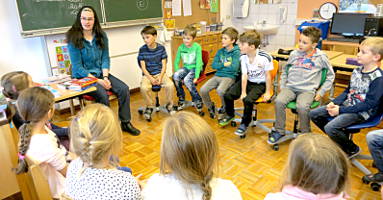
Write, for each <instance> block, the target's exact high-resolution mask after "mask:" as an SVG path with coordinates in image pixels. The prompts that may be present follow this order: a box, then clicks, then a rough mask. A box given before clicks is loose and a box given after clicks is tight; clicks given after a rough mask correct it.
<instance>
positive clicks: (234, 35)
mask: <svg viewBox="0 0 383 200" xmlns="http://www.w3.org/2000/svg"><path fill="white" fill-rule="evenodd" d="M237 39H238V31H237V30H236V29H235V28H232V27H229V28H226V29H225V30H223V31H222V46H223V47H228V46H232V45H233V44H235V43H236V42H237Z"/></svg>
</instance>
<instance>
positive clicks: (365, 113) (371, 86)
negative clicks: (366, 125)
mask: <svg viewBox="0 0 383 200" xmlns="http://www.w3.org/2000/svg"><path fill="white" fill-rule="evenodd" d="M359 49H360V51H359V53H358V55H357V61H358V63H360V64H362V66H361V67H357V68H355V69H354V70H353V72H352V74H351V79H350V83H349V85H348V87H347V88H346V89H345V90H344V92H343V93H342V94H340V95H339V96H338V97H336V98H335V99H334V100H333V101H332V102H330V103H329V104H327V105H326V106H322V107H320V108H317V109H315V110H312V111H311V112H310V118H311V120H312V121H313V122H314V123H315V124H316V125H317V126H318V127H319V128H320V129H321V130H322V131H323V132H325V133H326V134H327V135H328V136H329V137H330V138H331V139H332V140H333V141H334V142H336V143H337V144H338V145H339V146H340V147H341V149H342V150H343V151H345V152H346V153H347V154H348V156H349V157H350V158H352V157H354V156H356V155H358V154H359V153H360V151H361V150H360V148H359V147H358V146H357V145H356V144H355V143H354V142H353V141H352V140H351V139H350V138H349V135H348V133H346V132H345V131H344V129H345V128H346V127H348V126H351V125H353V124H358V123H362V122H364V121H366V120H368V119H369V118H371V117H374V116H375V115H376V114H378V113H379V112H381V110H380V109H379V108H380V105H381V103H382V97H383V76H382V75H383V71H382V70H381V69H380V68H379V67H380V61H381V60H382V56H383V38H381V37H369V38H367V39H366V40H364V41H363V42H362V43H361V44H360V45H359Z"/></svg>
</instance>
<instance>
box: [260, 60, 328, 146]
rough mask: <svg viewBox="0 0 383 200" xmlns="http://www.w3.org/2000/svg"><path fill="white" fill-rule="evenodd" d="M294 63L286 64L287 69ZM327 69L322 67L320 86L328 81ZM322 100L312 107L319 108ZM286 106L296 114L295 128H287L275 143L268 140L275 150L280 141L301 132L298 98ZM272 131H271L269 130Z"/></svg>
mask: <svg viewBox="0 0 383 200" xmlns="http://www.w3.org/2000/svg"><path fill="white" fill-rule="evenodd" d="M291 66H292V65H291V64H288V65H287V66H286V70H287V71H288V70H289V69H290V67H291ZM327 71H328V69H325V68H324V69H322V72H321V73H322V75H321V81H320V84H319V88H320V87H321V86H322V85H323V83H324V82H325V81H326V77H327ZM320 104H321V103H320V101H315V100H314V101H313V102H312V103H311V105H310V109H314V108H317V107H318V106H319V105H320ZM286 108H288V109H290V110H291V112H292V113H293V114H294V128H293V131H288V130H286V134H285V135H284V136H282V137H281V138H280V139H279V140H278V141H277V142H275V143H271V142H270V141H267V143H268V144H270V145H272V148H273V149H274V150H275V151H278V150H279V144H280V143H283V142H286V141H288V140H293V139H295V138H296V137H298V135H299V134H300V133H299V130H298V125H299V121H298V112H297V102H296V100H293V101H290V102H289V103H288V104H287V105H286ZM269 133H271V132H269Z"/></svg>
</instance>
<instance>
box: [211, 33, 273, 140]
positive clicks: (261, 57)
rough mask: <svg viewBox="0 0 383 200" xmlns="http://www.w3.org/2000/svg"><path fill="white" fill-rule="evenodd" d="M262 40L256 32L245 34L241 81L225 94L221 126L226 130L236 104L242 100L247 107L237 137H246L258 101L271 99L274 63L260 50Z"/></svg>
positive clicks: (240, 42)
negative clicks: (238, 100)
mask: <svg viewBox="0 0 383 200" xmlns="http://www.w3.org/2000/svg"><path fill="white" fill-rule="evenodd" d="M260 44H261V36H260V34H259V33H258V32H257V31H255V30H252V31H246V32H245V33H242V34H241V36H240V37H239V48H240V49H241V53H242V54H245V55H243V56H241V58H240V60H241V73H242V77H241V78H242V80H241V81H237V82H236V83H234V85H233V86H232V87H231V88H230V89H229V90H228V91H227V92H226V93H225V95H224V101H225V106H226V108H225V114H224V116H223V117H222V119H220V120H219V125H220V126H226V125H227V124H229V123H230V122H231V121H232V120H233V119H234V100H236V99H238V98H240V99H242V101H243V105H244V107H245V109H244V111H243V117H242V121H241V124H240V125H239V127H238V129H237V130H236V131H235V134H237V135H239V136H243V135H245V133H246V130H247V127H248V126H249V124H250V122H251V118H252V113H253V107H254V103H255V101H256V100H257V99H258V98H260V97H261V96H262V95H263V98H264V100H265V101H268V100H269V99H270V98H271V90H272V87H271V74H270V72H271V70H272V69H273V62H272V61H273V59H272V57H271V56H270V55H269V54H268V53H266V52H265V51H263V50H261V49H259V45H260Z"/></svg>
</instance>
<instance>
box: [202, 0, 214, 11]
mask: <svg viewBox="0 0 383 200" xmlns="http://www.w3.org/2000/svg"><path fill="white" fill-rule="evenodd" d="M210 1H211V0H199V7H200V8H201V9H210Z"/></svg>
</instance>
